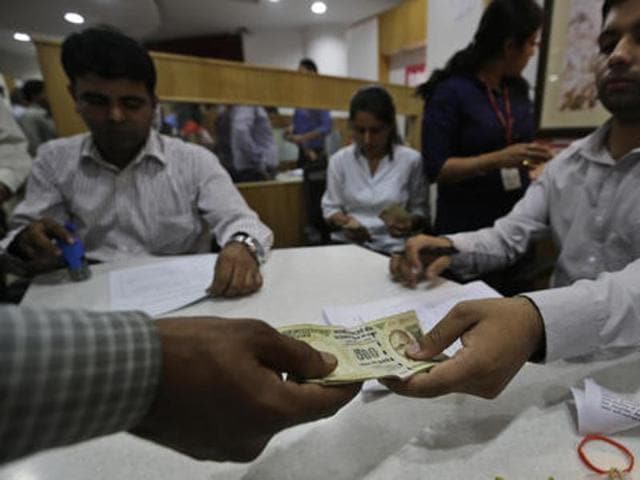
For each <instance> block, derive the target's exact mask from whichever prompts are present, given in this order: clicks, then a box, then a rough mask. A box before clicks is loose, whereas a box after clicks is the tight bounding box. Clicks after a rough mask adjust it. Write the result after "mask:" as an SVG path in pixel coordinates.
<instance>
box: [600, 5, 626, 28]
mask: <svg viewBox="0 0 640 480" xmlns="http://www.w3.org/2000/svg"><path fill="white" fill-rule="evenodd" d="M626 1H627V0H604V3H603V4H602V23H603V24H604V21H605V20H606V19H607V15H609V11H610V10H611V9H612V8H613V7H615V6H617V5H620V4H621V3H624V2H626Z"/></svg>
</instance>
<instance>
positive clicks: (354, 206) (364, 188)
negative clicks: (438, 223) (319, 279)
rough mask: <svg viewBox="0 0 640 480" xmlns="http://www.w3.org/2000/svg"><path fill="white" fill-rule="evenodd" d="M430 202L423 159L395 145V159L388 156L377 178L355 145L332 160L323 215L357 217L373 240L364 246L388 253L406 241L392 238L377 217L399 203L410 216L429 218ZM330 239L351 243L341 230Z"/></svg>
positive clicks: (381, 164)
mask: <svg viewBox="0 0 640 480" xmlns="http://www.w3.org/2000/svg"><path fill="white" fill-rule="evenodd" d="M427 202H428V197H427V181H426V179H425V176H424V174H423V170H422V159H421V158H420V153H418V152H417V151H415V150H413V149H411V148H409V147H404V146H402V145H396V146H395V147H394V149H393V159H391V158H390V157H389V155H387V156H385V157H384V158H383V159H382V160H381V161H380V165H379V166H378V169H377V170H376V173H375V174H374V175H371V170H370V169H369V162H368V161H367V159H366V158H365V157H364V155H356V146H355V145H350V146H348V147H345V148H343V149H342V150H340V151H338V152H336V153H335V154H334V155H333V156H332V157H331V159H330V160H329V167H328V169H327V190H326V191H325V193H324V196H323V197H322V214H323V216H324V218H327V219H328V218H329V217H331V216H332V215H333V214H335V213H337V212H344V213H346V214H349V215H351V216H352V217H354V218H355V219H356V220H358V222H359V223H360V224H361V225H362V226H364V227H365V228H366V229H367V230H369V234H370V235H371V240H372V241H371V242H366V243H365V246H367V247H369V248H373V249H374V250H379V251H385V252H391V251H393V250H395V249H402V248H404V241H405V239H404V238H394V237H392V236H391V235H389V232H388V231H387V227H386V226H385V224H384V222H383V221H382V220H381V219H380V218H379V217H378V215H380V212H382V210H384V209H385V208H386V207H388V206H389V205H391V204H394V203H397V204H400V205H402V206H403V207H404V208H405V209H406V210H407V211H408V212H409V213H411V214H414V215H420V216H422V217H425V218H428V216H429V213H428V212H429V210H428V208H427V205H428V203H427ZM331 238H333V239H334V240H336V241H339V242H347V241H348V240H347V239H346V237H345V235H344V233H343V232H342V231H337V232H334V233H332V234H331Z"/></svg>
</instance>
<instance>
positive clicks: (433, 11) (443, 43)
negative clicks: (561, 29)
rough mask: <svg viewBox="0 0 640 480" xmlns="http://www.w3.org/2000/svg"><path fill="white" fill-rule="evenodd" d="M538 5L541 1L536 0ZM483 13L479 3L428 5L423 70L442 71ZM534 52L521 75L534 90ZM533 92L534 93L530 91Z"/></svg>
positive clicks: (461, 0) (454, 0)
mask: <svg viewBox="0 0 640 480" xmlns="http://www.w3.org/2000/svg"><path fill="white" fill-rule="evenodd" d="M536 1H537V2H538V3H539V4H540V6H542V5H543V0H536ZM483 10H484V2H483V1H482V0H446V1H444V0H436V1H431V2H429V14H428V15H427V71H428V72H433V70H434V69H436V68H442V67H443V66H444V64H445V63H446V62H447V60H448V59H449V58H450V57H451V55H453V54H454V53H455V52H456V51H457V50H459V49H461V48H463V47H465V46H466V45H467V44H468V43H469V42H470V41H471V39H472V38H473V34H474V33H475V31H476V28H477V26H478V22H479V21H480V17H481V16H482V12H483ZM537 72H538V53H536V55H535V56H534V57H533V58H532V59H531V61H530V62H529V64H528V65H527V68H526V69H525V70H524V72H523V76H524V78H526V79H527V81H528V82H529V84H530V85H531V87H532V88H533V87H535V84H536V76H537ZM534 91H535V90H534Z"/></svg>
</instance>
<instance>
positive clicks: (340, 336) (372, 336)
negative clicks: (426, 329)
mask: <svg viewBox="0 0 640 480" xmlns="http://www.w3.org/2000/svg"><path fill="white" fill-rule="evenodd" d="M279 330H280V332H282V333H284V334H285V335H288V336H290V337H293V338H296V339H298V340H301V341H303V342H306V343H308V344H309V345H311V346H312V347H314V348H316V349H318V350H322V351H325V352H329V353H332V354H333V355H335V356H336V358H337V359H338V366H337V367H336V369H335V370H334V371H333V372H331V374H330V375H328V376H327V377H324V378H317V379H311V380H308V381H310V382H314V383H321V384H324V385H335V384H342V383H353V382H360V381H363V380H369V379H373V378H389V377H391V378H407V377H410V376H411V375H413V374H414V373H417V372H421V371H424V370H428V369H430V368H431V367H433V366H434V365H435V364H436V363H437V362H422V361H416V360H412V359H410V358H407V357H406V356H405V354H404V351H405V348H406V347H407V346H408V345H409V344H411V343H415V342H417V340H418V339H419V338H420V337H421V336H422V331H421V329H420V323H419V320H418V317H417V316H416V313H415V312H414V311H410V312H404V313H399V314H396V315H392V316H389V317H384V318H380V319H377V320H373V321H371V322H368V323H366V324H363V325H361V326H359V327H355V328H344V327H340V326H325V325H316V324H301V325H287V326H285V327H281V328H280V329H279Z"/></svg>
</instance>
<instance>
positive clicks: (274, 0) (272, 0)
mask: <svg viewBox="0 0 640 480" xmlns="http://www.w3.org/2000/svg"><path fill="white" fill-rule="evenodd" d="M269 1H270V2H271V3H278V2H279V1H280V0H269Z"/></svg>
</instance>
